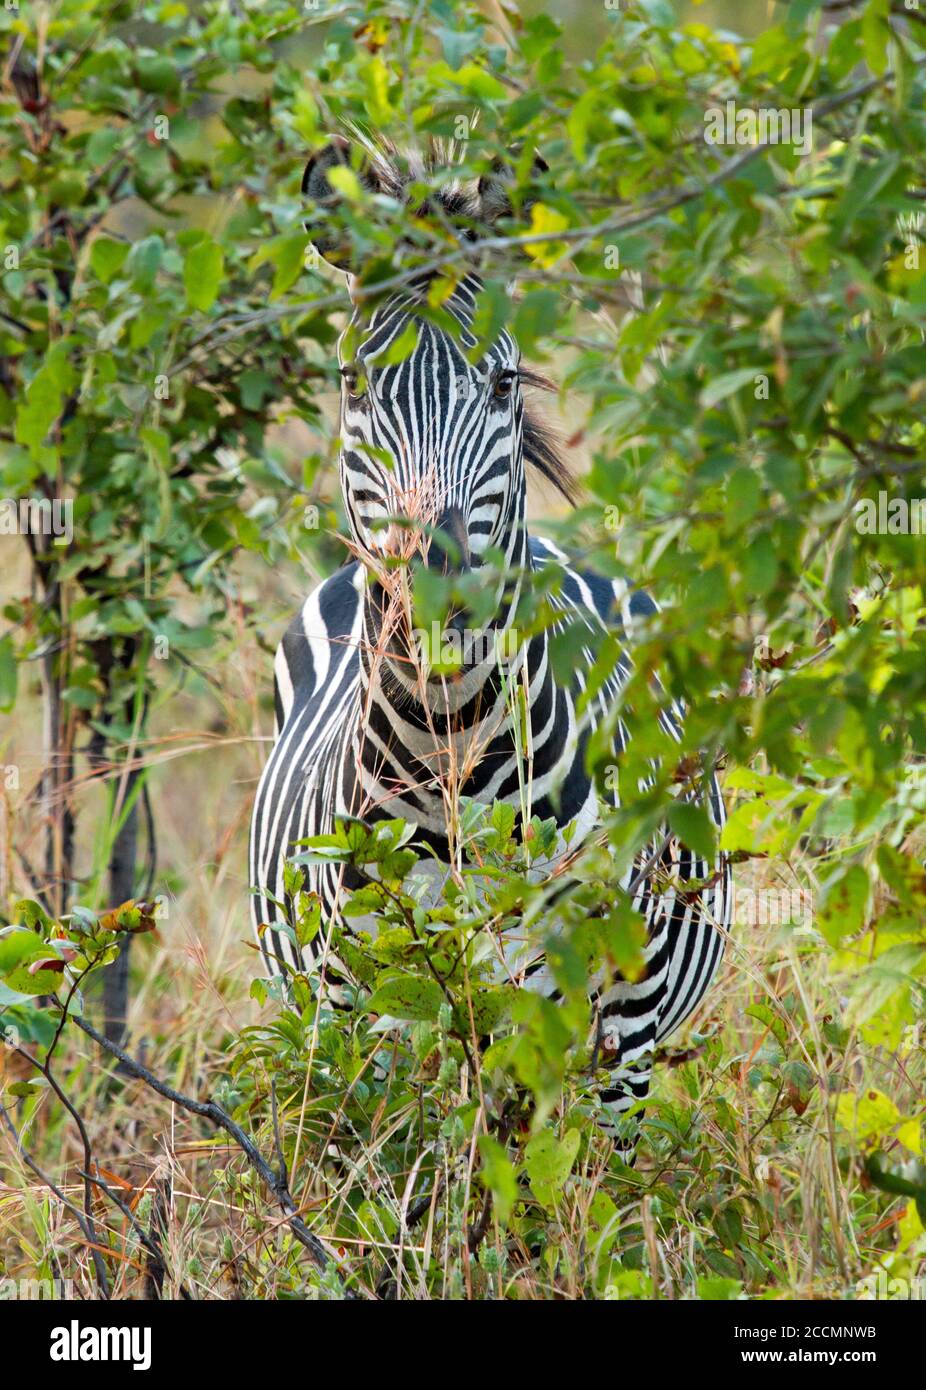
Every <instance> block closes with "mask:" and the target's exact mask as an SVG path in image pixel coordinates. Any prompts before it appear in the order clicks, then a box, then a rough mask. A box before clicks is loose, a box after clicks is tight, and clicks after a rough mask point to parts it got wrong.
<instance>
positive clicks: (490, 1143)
mask: <svg viewBox="0 0 926 1390" xmlns="http://www.w3.org/2000/svg"><path fill="white" fill-rule="evenodd" d="M476 1143H477V1146H478V1149H479V1156H480V1158H481V1159H482V1172H481V1173H480V1175H479V1176H480V1178H481V1180H482V1183H483V1186H484V1187H487V1188H488V1189H489V1191H490V1192H491V1193H492V1201H493V1205H494V1208H495V1214H496V1216H497V1217H498V1219H499V1222H500V1223H501V1224H502V1225H503V1226H504V1225H505V1224H506V1222H507V1221H508V1218H509V1216H510V1215H511V1209H512V1207H513V1206H514V1204H515V1202H516V1201H517V1197H518V1179H517V1176H516V1174H515V1171H514V1167H513V1165H512V1163H511V1160H510V1159H509V1157H508V1155H507V1154H506V1152H505V1150H504V1149H503V1148H502V1146H501V1144H500V1143H499V1142H498V1140H497V1139H493V1138H492V1136H491V1134H480V1136H479V1138H478V1140H477V1141H476Z"/></svg>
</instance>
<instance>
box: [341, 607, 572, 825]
mask: <svg viewBox="0 0 926 1390" xmlns="http://www.w3.org/2000/svg"><path fill="white" fill-rule="evenodd" d="M519 590H520V584H516V585H515V586H514V587H513V589H512V591H511V593H510V594H509V595H507V597H506V602H505V604H504V608H503V611H501V612H500V613H499V614H498V615H497V617H496V620H495V623H496V625H495V627H494V628H490V629H487V630H486V631H487V634H488V636H487V654H486V658H485V660H483V661H480V662H478V663H477V664H475V665H473V666H471V667H468V668H467V669H465V670H464V671H462V672H461V673H460V674H459V675H458V676H456V677H455V678H444V679H437V680H432V681H425V680H423V679H422V678H421V676H420V675H419V676H418V679H417V681H415V680H412V679H409V677H408V675H407V673H406V672H407V667H402V666H400V665H398V664H397V663H396V662H394V661H392V660H391V659H390V658H389V656H388V655H387V654H386V652H385V651H384V646H385V645H386V643H385V642H384V638H383V634H382V631H381V628H380V623H381V607H380V605H379V604H378V603H377V601H376V599H375V597H373V596H371V594H370V593H369V592H367V594H366V595H365V599H364V614H363V630H362V637H361V643H360V702H359V710H360V719H359V721H358V725H357V728H356V729H355V731H354V736H353V750H354V755H355V764H356V766H357V769H358V771H359V773H360V778H361V781H362V783H363V789H364V793H365V796H364V800H365V801H366V803H367V804H368V805H374V804H375V805H378V806H383V807H387V806H388V809H387V810H384V814H390V815H400V814H404V815H406V816H407V817H408V818H410V819H418V820H419V821H425V822H427V821H429V820H430V819H431V818H432V813H433V815H434V818H435V821H436V822H437V821H440V822H441V823H442V822H443V810H442V809H441V808H442V806H443V803H444V801H445V800H446V795H447V786H448V783H452V784H453V785H454V786H457V787H459V788H460V790H461V791H462V792H463V794H464V795H467V796H474V797H477V798H478V799H480V800H484V799H485V800H492V799H494V798H495V796H496V795H499V794H502V793H504V794H508V792H509V791H510V787H509V785H508V784H509V783H511V784H512V786H517V782H518V778H517V763H518V760H519V759H520V758H521V756H522V754H524V753H525V750H526V748H527V746H528V745H529V743H530V741H531V738H532V736H533V737H536V735H537V734H538V733H540V731H541V730H545V731H547V732H549V728H550V726H552V724H553V722H554V716H555V711H556V708H557V695H556V690H555V687H554V683H553V675H552V669H551V664H550V660H549V651H548V639H547V635H546V633H545V632H544V633H540V634H538V635H536V636H533V637H531V638H530V640H529V641H527V642H526V643H524V644H523V645H518V643H517V641H516V640H514V639H516V637H517V633H516V632H515V631H514V629H513V627H512V618H513V616H514V613H515V611H516V606H517V602H518V597H519ZM563 732H565V727H564V728H563ZM558 741H559V740H558V736H557V737H554V738H552V739H551V740H550V744H549V747H548V748H547V753H548V755H549V754H552V755H553V758H554V761H555V760H557V755H559V754H561V753H562V751H563V750H562V749H559V748H556V749H554V748H553V744H556V743H558Z"/></svg>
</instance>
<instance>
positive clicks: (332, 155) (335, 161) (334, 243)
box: [302, 135, 382, 270]
mask: <svg viewBox="0 0 926 1390" xmlns="http://www.w3.org/2000/svg"><path fill="white" fill-rule="evenodd" d="M353 150H354V146H353V145H352V144H351V142H350V140H347V139H345V137H344V136H343V135H333V136H332V137H331V139H330V140H329V142H328V144H327V145H325V146H324V147H323V148H322V149H320V150H318V151H317V152H316V153H315V154H313V155H312V158H311V159H310V160H309V162H308V164H307V165H306V166H305V170H304V171H303V175H302V192H303V195H304V196H305V197H307V198H308V199H309V200H310V201H311V202H312V203H314V204H315V205H316V207H319V208H333V207H335V206H336V204H337V203H338V201H339V200H340V198H341V197H342V196H343V195H342V194H341V193H340V192H339V191H338V190H337V189H336V188H335V187H334V186H333V185H332V184H331V182H330V181H329V178H328V174H329V173H330V171H331V170H332V169H336V168H342V169H353V171H354V173H355V174H356V175H357V178H358V179H359V180H360V183H361V185H362V186H363V187H364V188H365V189H366V190H367V191H368V192H370V193H376V192H381V191H382V183H381V180H380V178H379V177H378V175H377V170H376V166H375V165H374V164H373V163H372V161H370V160H369V159H368V158H366V156H365V155H364V157H363V159H362V160H359V161H358V160H355V159H354V158H353ZM358 166H359V167H358ZM305 225H306V230H307V231H308V232H309V233H310V235H311V237H312V244H313V245H314V246H315V248H316V250H317V251H318V253H319V255H320V256H324V258H325V260H326V261H328V262H329V264H331V265H334V266H337V267H338V269H339V270H350V268H351V267H350V243H349V241H348V240H347V238H346V237H344V235H343V234H342V232H341V231H340V230H339V229H338V228H336V227H331V228H328V227H326V226H325V224H324V223H323V222H322V223H321V224H319V222H318V221H312V222H307V223H306V224H305Z"/></svg>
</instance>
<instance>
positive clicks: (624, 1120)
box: [598, 1039, 655, 1164]
mask: <svg viewBox="0 0 926 1390" xmlns="http://www.w3.org/2000/svg"><path fill="white" fill-rule="evenodd" d="M654 1042H655V1040H654V1039H650V1040H649V1041H648V1042H646V1043H645V1044H643V1045H642V1047H638V1048H634V1056H633V1057H630V1058H626V1057H622V1058H620V1060H619V1061H618V1062H617V1063H616V1064H615V1065H613V1066H612V1065H610V1064H607V1065H608V1073H609V1074H608V1084H607V1085H606V1086H605V1087H603V1088H602V1090H601V1091H600V1092H599V1099H600V1100H601V1103H602V1106H603V1109H604V1113H603V1114H602V1115H600V1116H599V1117H598V1124H599V1126H600V1128H601V1129H602V1130H603V1131H604V1133H605V1134H607V1135H608V1136H609V1137H610V1138H611V1139H613V1141H614V1147H615V1149H616V1150H617V1152H618V1154H619V1155H620V1157H621V1158H622V1159H623V1161H624V1162H625V1163H627V1164H633V1162H634V1159H635V1157H636V1145H637V1139H638V1138H639V1130H640V1120H641V1119H642V1115H643V1112H642V1111H641V1110H638V1111H637V1113H636V1114H634V1115H630V1113H629V1112H630V1111H631V1110H633V1109H634V1108H635V1107H636V1106H639V1104H640V1102H641V1101H645V1100H646V1097H647V1095H648V1094H649V1086H650V1078H651V1077H652V1074H653V1047H654Z"/></svg>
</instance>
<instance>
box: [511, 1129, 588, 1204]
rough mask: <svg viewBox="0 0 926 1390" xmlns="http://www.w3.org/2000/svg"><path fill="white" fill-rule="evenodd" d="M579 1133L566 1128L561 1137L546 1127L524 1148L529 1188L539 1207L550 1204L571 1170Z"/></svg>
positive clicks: (578, 1141) (577, 1146)
mask: <svg viewBox="0 0 926 1390" xmlns="http://www.w3.org/2000/svg"><path fill="white" fill-rule="evenodd" d="M580 1140H581V1135H580V1134H579V1131H578V1130H577V1129H567V1130H566V1133H565V1135H564V1136H563V1138H562V1139H557V1137H556V1135H555V1134H554V1133H553V1132H552V1130H549V1129H543V1130H541V1131H540V1133H539V1134H535V1135H534V1137H533V1139H531V1141H530V1142H529V1144H528V1145H527V1148H526V1149H525V1151H524V1157H525V1160H526V1163H527V1173H528V1177H529V1178H530V1183H531V1191H532V1192H533V1194H534V1196H535V1197H536V1198H537V1200H538V1202H540V1203H541V1205H542V1206H546V1207H549V1206H552V1205H553V1202H554V1199H555V1198H556V1197H557V1196H558V1195H559V1193H560V1192H561V1191H562V1189H563V1187H564V1186H565V1184H566V1179H567V1178H568V1177H569V1174H570V1173H571V1172H572V1165H573V1163H574V1162H575V1158H576V1154H577V1153H578V1152H579V1143H580Z"/></svg>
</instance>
